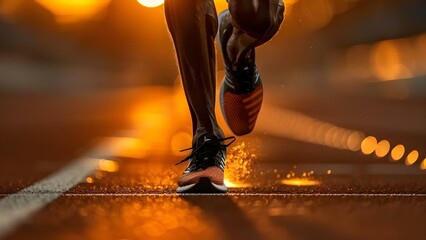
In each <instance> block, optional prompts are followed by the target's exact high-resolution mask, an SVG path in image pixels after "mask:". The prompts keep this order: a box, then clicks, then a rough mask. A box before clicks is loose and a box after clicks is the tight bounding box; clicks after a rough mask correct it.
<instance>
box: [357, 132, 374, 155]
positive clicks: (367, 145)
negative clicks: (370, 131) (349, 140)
mask: <svg viewBox="0 0 426 240" xmlns="http://www.w3.org/2000/svg"><path fill="white" fill-rule="evenodd" d="M376 146H377V139H376V138H375V137H373V136H369V137H366V138H365V139H364V140H363V141H362V142H361V151H362V153H364V154H365V155H368V154H371V153H373V152H374V150H376Z"/></svg>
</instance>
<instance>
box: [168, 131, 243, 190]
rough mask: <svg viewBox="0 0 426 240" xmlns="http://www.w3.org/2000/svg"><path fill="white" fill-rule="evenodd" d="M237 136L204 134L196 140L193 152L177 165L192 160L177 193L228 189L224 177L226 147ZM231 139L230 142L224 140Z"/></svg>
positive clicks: (181, 179) (179, 183)
mask: <svg viewBox="0 0 426 240" xmlns="http://www.w3.org/2000/svg"><path fill="white" fill-rule="evenodd" d="M235 139H236V138H235V137H227V138H218V137H217V136H215V135H211V136H207V134H203V135H201V136H199V137H198V139H196V140H195V141H194V142H195V144H194V146H193V147H192V148H188V149H184V150H182V151H187V150H192V153H191V154H190V155H189V156H188V157H186V158H185V159H183V160H182V161H180V162H178V163H177V164H176V165H178V164H181V163H183V162H186V161H190V162H189V165H188V167H187V168H186V169H185V171H184V172H183V174H182V175H181V176H180V178H179V181H178V185H179V187H178V188H177V189H176V192H177V193H225V192H227V191H228V189H227V188H226V186H225V184H224V181H223V178H224V169H225V161H226V148H227V147H228V146H229V145H231V144H232V143H233V142H234V141H235ZM227 140H231V141H230V142H229V143H228V144H224V143H223V142H224V141H227Z"/></svg>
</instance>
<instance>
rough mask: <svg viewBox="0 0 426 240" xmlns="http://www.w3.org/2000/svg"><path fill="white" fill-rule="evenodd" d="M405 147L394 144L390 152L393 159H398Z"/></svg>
mask: <svg viewBox="0 0 426 240" xmlns="http://www.w3.org/2000/svg"><path fill="white" fill-rule="evenodd" d="M404 153H405V147H404V146H403V145H402V144H398V145H396V146H395V147H394V148H393V149H392V152H391V157H392V159H393V160H395V161H398V160H399V159H401V158H402V157H403V156H404Z"/></svg>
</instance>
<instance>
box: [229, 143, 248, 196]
mask: <svg viewBox="0 0 426 240" xmlns="http://www.w3.org/2000/svg"><path fill="white" fill-rule="evenodd" d="M254 151H255V150H254V149H253V148H250V147H249V146H247V145H246V143H244V142H241V143H238V144H237V145H235V146H233V147H231V148H229V150H228V152H227V157H226V158H227V159H226V168H225V179H226V181H227V182H228V184H229V186H231V188H232V187H248V186H249V185H248V184H247V180H248V179H249V177H250V175H251V173H252V171H253V166H252V165H253V162H254V160H255V159H256V154H255V153H254ZM228 184H226V183H225V185H226V186H228Z"/></svg>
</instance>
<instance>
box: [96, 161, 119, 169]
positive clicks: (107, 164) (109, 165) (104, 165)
mask: <svg viewBox="0 0 426 240" xmlns="http://www.w3.org/2000/svg"><path fill="white" fill-rule="evenodd" d="M99 169H100V170H102V171H105V172H117V171H118V169H119V165H118V163H117V162H116V161H112V160H106V159H100V160H99Z"/></svg>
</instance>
